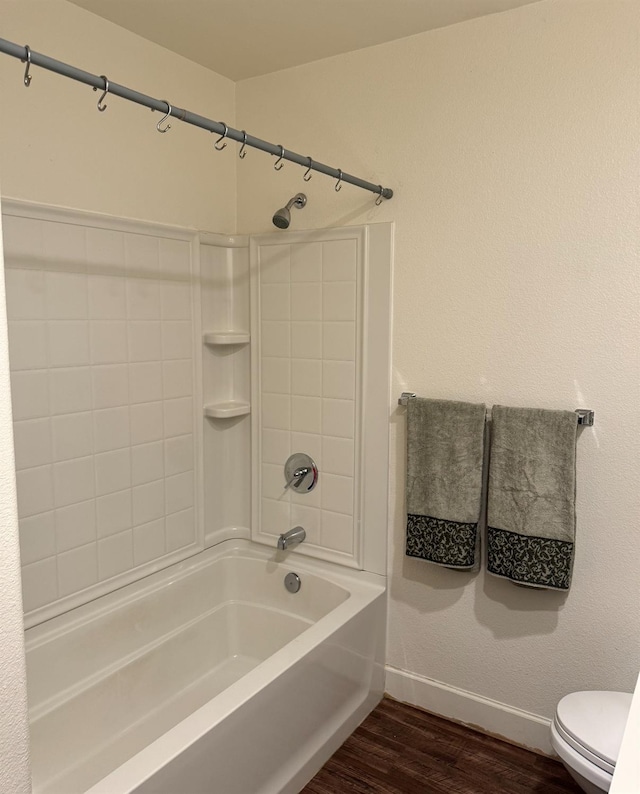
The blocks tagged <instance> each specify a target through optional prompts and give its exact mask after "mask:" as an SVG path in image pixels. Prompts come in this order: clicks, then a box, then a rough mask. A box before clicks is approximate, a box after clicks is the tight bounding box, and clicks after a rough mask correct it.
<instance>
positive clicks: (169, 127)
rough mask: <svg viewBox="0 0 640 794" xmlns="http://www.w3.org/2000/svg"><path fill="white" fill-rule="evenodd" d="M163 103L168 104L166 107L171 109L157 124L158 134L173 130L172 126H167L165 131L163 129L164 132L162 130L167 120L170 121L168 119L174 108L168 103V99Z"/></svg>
mask: <svg viewBox="0 0 640 794" xmlns="http://www.w3.org/2000/svg"><path fill="white" fill-rule="evenodd" d="M163 101H164V102H165V103H166V105H167V107H168V108H169V110H168V111H167V112H166V113H165V114H164V116H163V117H162V118H161V119H160V121H159V122H158V123H157V124H156V129H157V130H158V132H169V130H170V129H171V124H167V126H166V127H165V128H164V129H162V130H161V129H160V125H161V124H162V122H163V121H164V120H165V119H168V118H169V116H170V115H171V111H172V110H173V108H172V107H171V105H170V104H169V103H168V102H167V100H166V99H165V100H163Z"/></svg>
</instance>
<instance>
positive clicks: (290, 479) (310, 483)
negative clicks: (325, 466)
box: [284, 452, 318, 493]
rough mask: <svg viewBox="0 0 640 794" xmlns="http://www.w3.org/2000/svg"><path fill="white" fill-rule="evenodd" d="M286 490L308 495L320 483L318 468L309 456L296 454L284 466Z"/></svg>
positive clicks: (301, 453)
mask: <svg viewBox="0 0 640 794" xmlns="http://www.w3.org/2000/svg"><path fill="white" fill-rule="evenodd" d="M284 481H285V483H286V484H285V486H284V490H285V491H286V490H287V489H288V488H293V490H294V491H297V492H298V493H308V492H309V491H312V490H313V489H314V488H315V487H316V483H317V482H318V467H317V466H316V464H315V463H314V461H313V459H312V458H310V457H309V455H305V453H304V452H294V454H293V455H291V456H290V457H289V459H288V460H287V462H286V463H285V464H284Z"/></svg>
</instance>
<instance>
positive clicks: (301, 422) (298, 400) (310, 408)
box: [291, 396, 322, 433]
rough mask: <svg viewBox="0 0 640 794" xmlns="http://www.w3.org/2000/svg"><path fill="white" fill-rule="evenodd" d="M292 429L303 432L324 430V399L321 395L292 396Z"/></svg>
mask: <svg viewBox="0 0 640 794" xmlns="http://www.w3.org/2000/svg"><path fill="white" fill-rule="evenodd" d="M291 429H292V430H296V431H300V432H302V433H321V432H322V400H321V399H320V398H319V397H297V396H293V397H292V398H291Z"/></svg>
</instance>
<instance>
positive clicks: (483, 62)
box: [237, 0, 640, 716]
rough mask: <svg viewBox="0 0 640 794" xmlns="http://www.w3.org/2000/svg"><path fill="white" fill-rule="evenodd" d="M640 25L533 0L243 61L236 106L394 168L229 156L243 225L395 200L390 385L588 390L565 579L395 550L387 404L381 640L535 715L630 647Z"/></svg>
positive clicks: (635, 544)
mask: <svg viewBox="0 0 640 794" xmlns="http://www.w3.org/2000/svg"><path fill="white" fill-rule="evenodd" d="M639 34H640V6H639V4H638V3H637V2H636V0H580V1H578V0H547V2H543V3H539V4H533V5H530V6H527V7H524V8H520V9H518V10H515V11H512V12H508V13H505V14H499V15H495V16H491V17H486V18H483V19H478V20H474V21H470V22H468V23H464V24H460V25H456V26H453V27H449V28H445V29H441V30H437V31H432V32H430V33H425V34H421V35H418V36H415V37H412V38H408V39H403V40H399V41H395V42H392V43H390V44H386V45H381V46H379V47H374V48H371V49H366V50H361V51H358V52H354V53H350V54H347V55H344V56H339V57H336V58H332V59H328V60H325V61H321V62H316V63H313V64H309V65H307V66H303V67H299V68H295V69H290V70H286V71H283V72H279V73H277V74H272V75H268V76H265V77H262V78H255V79H252V80H248V81H245V82H242V83H240V84H239V85H238V93H237V103H238V125H239V126H241V127H246V128H247V129H248V130H250V131H252V132H254V133H255V134H257V135H260V136H261V137H264V138H266V139H268V140H273V141H277V142H281V143H282V144H283V145H285V146H287V147H288V148H292V149H294V150H297V151H300V152H302V153H305V154H306V153H307V152H308V153H309V154H310V155H311V156H313V157H314V158H317V159H319V160H322V161H324V162H327V163H331V164H333V165H335V166H339V167H341V168H343V169H344V170H345V171H350V172H351V173H355V174H357V175H359V176H362V177H365V178H370V179H372V180H373V181H375V182H376V183H377V182H382V183H383V184H385V185H389V186H391V187H393V188H394V189H395V190H396V191H397V192H396V196H395V198H394V199H393V200H392V201H390V202H388V203H385V204H384V205H383V206H382V207H380V208H375V207H374V205H373V200H372V198H371V197H370V196H369V195H368V194H366V193H364V192H362V191H360V190H357V189H356V188H352V187H350V186H348V185H345V186H344V187H343V189H342V191H341V192H340V193H339V194H337V193H335V192H334V185H333V182H332V181H331V180H329V179H327V178H326V177H323V176H321V175H319V174H315V175H314V176H313V179H312V181H311V182H309V183H308V184H307V185H304V183H303V182H302V179H301V177H302V173H303V172H302V170H301V169H299V168H297V167H296V166H293V165H290V164H285V167H284V168H283V170H282V171H281V172H280V173H279V174H276V173H274V172H273V170H272V165H273V158H265V157H264V156H257V155H256V156H251V154H250V155H249V156H248V157H247V158H246V160H245V161H244V162H243V163H242V164H240V165H239V168H238V175H239V183H238V184H239V202H238V217H239V228H240V230H241V231H246V232H248V231H251V232H257V231H260V230H263V229H264V230H267V229H270V228H271V215H272V213H273V211H274V210H275V209H276V208H277V207H279V206H282V203H283V201H284V200H286V199H288V198H289V197H290V196H291V195H293V194H294V193H295V192H296V191H297V190H300V189H304V190H305V192H306V193H307V194H308V196H309V202H308V205H307V207H306V208H305V209H304V210H302V211H301V212H295V213H292V215H293V216H294V217H293V222H292V228H297V229H302V228H305V227H307V228H309V227H312V228H321V227H324V226H337V225H342V224H345V223H362V222H372V221H376V220H379V221H383V220H384V221H387V220H394V221H395V223H396V236H395V240H396V248H395V285H394V386H393V390H394V391H393V397H394V398H395V397H397V393H399V392H400V391H401V390H402V389H403V388H407V387H408V388H410V389H411V390H413V391H416V392H418V393H419V394H422V395H425V396H431V397H442V398H453V399H462V400H472V401H476V400H478V401H479V400H482V401H486V402H488V403H489V404H491V403H494V402H495V403H503V404H508V405H524V406H527V405H529V406H541V407H549V408H569V409H572V408H575V407H580V406H583V407H588V408H593V409H594V410H595V411H596V426H595V428H593V429H587V430H584V431H583V432H582V433H581V437H580V440H579V443H578V447H579V449H578V461H579V471H578V516H579V519H578V538H577V556H576V567H575V574H574V581H573V586H572V589H571V592H570V593H569V594H568V596H566V597H563V596H562V595H559V594H557V593H552V592H531V591H528V590H526V589H521V588H517V587H515V586H513V585H511V584H509V583H507V582H504V581H501V580H497V579H495V578H492V577H486V576H485V575H484V574H480V575H478V576H471V575H468V574H463V573H459V572H451V571H447V570H444V569H439V568H437V567H435V566H430V565H428V564H426V563H422V562H420V561H418V560H410V559H408V558H405V557H404V554H403V540H404V526H403V514H402V510H403V487H404V455H405V448H404V429H405V427H404V416H403V412H402V410H398V409H397V408H396V407H395V406H394V407H393V412H392V419H391V435H392V450H393V460H392V463H391V471H390V480H391V496H392V505H393V510H392V515H391V518H390V532H389V538H390V544H389V551H390V560H389V564H390V572H391V580H390V591H391V602H390V613H389V648H388V662H389V663H390V664H392V665H394V666H396V667H398V668H402V669H404V670H408V671H411V672H414V673H417V674H419V675H423V676H427V677H430V678H434V679H437V680H439V681H443V682H446V683H447V684H450V685H453V686H456V687H460V688H462V689H466V690H469V691H471V692H475V693H478V694H480V695H484V696H486V697H489V698H493V699H495V700H498V701H502V702H504V703H508V704H510V705H512V706H515V707H518V708H522V709H526V710H529V711H532V712H536V713H538V714H541V715H543V716H551V715H552V713H553V710H554V708H555V704H556V702H557V700H558V699H559V698H560V697H561V696H562V695H563V694H564V693H566V692H569V691H572V690H576V689H582V688H585V689H586V688H603V689H607V688H621V689H630V688H631V687H632V686H633V681H634V679H635V675H636V673H637V670H638V659H639V654H638V651H639V650H640V647H639V646H640V613H639V609H640V580H639V578H638V575H637V565H636V562H635V560H636V558H637V556H638V554H640V535H638V531H637V524H638V517H639V515H640V504H639V495H638V488H637V483H638V479H639V477H640V464H639V455H638V453H639V451H640V449H639V446H640V445H639V441H638V434H637V433H636V431H635V429H634V418H633V417H634V415H635V412H636V410H637V405H638V401H639V399H640V360H639V355H638V306H639V301H638V298H639V293H640V283H639V271H638V234H637V220H638V211H639V209H640V206H639V202H638V191H637V176H638V165H639V162H638V146H637V142H638V138H639V136H640V120H639V115H638V113H639V111H638V102H637V98H638V95H639V90H640V80H639V69H640V58H639V46H638V40H639ZM303 186H304V187H303Z"/></svg>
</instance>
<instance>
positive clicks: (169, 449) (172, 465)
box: [164, 434, 194, 477]
mask: <svg viewBox="0 0 640 794" xmlns="http://www.w3.org/2000/svg"><path fill="white" fill-rule="evenodd" d="M193 466H194V457H193V435H191V434H189V435H187V436H176V437H175V438H168V439H167V440H166V441H165V442H164V471H165V474H166V476H167V477H170V476H171V475H172V474H181V473H182V472H183V471H191V470H192V469H193Z"/></svg>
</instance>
